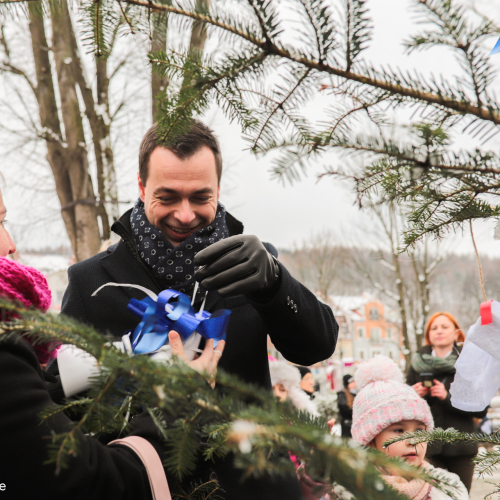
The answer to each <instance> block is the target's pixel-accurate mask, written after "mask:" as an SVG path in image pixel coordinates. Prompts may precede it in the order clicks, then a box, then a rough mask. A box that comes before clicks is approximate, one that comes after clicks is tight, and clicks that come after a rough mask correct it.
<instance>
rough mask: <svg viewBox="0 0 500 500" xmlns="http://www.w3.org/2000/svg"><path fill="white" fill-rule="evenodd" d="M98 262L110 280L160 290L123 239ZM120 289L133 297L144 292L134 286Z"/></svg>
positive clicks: (139, 296) (155, 290)
mask: <svg viewBox="0 0 500 500" xmlns="http://www.w3.org/2000/svg"><path fill="white" fill-rule="evenodd" d="M100 262H101V264H102V265H103V267H104V268H105V269H106V271H107V272H108V273H109V275H110V276H111V277H112V280H111V281H113V282H115V283H131V284H134V285H140V286H143V287H145V288H148V289H149V290H151V291H152V292H154V293H156V294H158V293H160V292H161V290H160V288H159V287H158V284H157V283H156V282H155V281H154V279H153V278H152V276H151V275H150V274H149V273H148V272H147V271H146V269H144V268H143V267H142V265H141V263H140V262H138V261H137V259H136V258H135V257H134V256H133V255H132V254H131V253H130V250H129V249H128V248H127V247H126V245H125V243H124V242H123V241H120V242H119V243H118V244H117V245H116V248H115V249H114V250H113V251H111V252H109V253H108V254H107V255H106V256H104V257H103V258H102V259H101V261H100ZM122 290H123V291H124V292H125V293H126V294H127V295H129V296H130V297H133V298H135V299H139V300H142V299H143V298H144V292H142V291H141V290H137V289H136V288H129V287H123V288H122Z"/></svg>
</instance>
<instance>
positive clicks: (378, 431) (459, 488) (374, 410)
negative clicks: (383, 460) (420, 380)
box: [352, 356, 469, 500]
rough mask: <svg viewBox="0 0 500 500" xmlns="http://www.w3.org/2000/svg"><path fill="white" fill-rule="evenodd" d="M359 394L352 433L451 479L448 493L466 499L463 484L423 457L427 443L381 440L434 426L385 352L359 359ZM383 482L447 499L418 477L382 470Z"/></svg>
mask: <svg viewBox="0 0 500 500" xmlns="http://www.w3.org/2000/svg"><path fill="white" fill-rule="evenodd" d="M354 379H355V381H356V385H357V387H358V390H359V392H358V395H357V396H356V399H355V400H354V405H353V423H352V436H353V438H354V440H356V441H358V442H359V443H361V444H364V445H366V446H371V447H373V448H377V449H378V450H380V451H381V452H383V453H385V454H386V455H388V456H390V457H399V458H402V459H403V460H406V461H407V462H408V463H410V464H412V465H414V466H416V467H424V468H425V469H426V472H427V473H428V474H429V475H432V476H434V477H436V478H437V479H443V480H445V481H446V482H447V484H453V485H454V486H455V489H454V491H453V498H454V499H455V500H466V499H468V498H469V495H468V493H467V489H466V488H465V486H464V485H463V483H462V482H461V481H460V479H459V477H458V476H457V475H456V474H453V473H451V472H448V471H446V470H443V469H438V468H435V467H433V466H432V465H430V464H429V463H428V462H426V461H425V452H426V451H427V444H426V443H424V444H419V445H417V446H411V445H410V444H409V442H408V441H400V442H398V443H395V444H391V445H389V446H385V445H384V443H385V442H386V441H388V440H390V439H393V438H396V437H399V436H400V435H401V434H403V433H405V432H415V431H417V430H428V431H431V430H432V429H433V428H434V421H433V419H432V415H431V411H430V408H429V405H428V404H427V402H426V401H425V400H424V399H422V398H421V397H419V396H418V394H417V393H416V392H415V391H414V390H413V389H412V388H411V387H410V386H408V385H406V384H405V383H404V378H403V373H402V372H401V370H400V369H399V367H398V366H397V365H396V363H394V361H392V360H391V359H389V358H387V357H386V356H376V357H375V358H373V359H371V360H369V361H366V362H365V363H363V364H361V365H360V367H359V368H358V369H357V371H356V372H355V374H354ZM384 474H385V475H383V476H382V477H383V479H384V480H385V482H386V483H388V484H389V485H390V486H392V487H393V488H395V489H396V490H398V491H399V492H400V493H402V494H404V495H406V496H407V497H408V498H411V499H412V500H447V499H450V500H451V499H452V497H451V496H449V495H447V494H446V493H444V492H443V491H441V490H439V489H437V488H436V487H435V486H433V485H431V484H429V483H426V482H424V481H422V480H418V479H414V480H411V481H407V480H406V479H403V478H402V477H399V476H392V475H390V474H388V473H387V471H384Z"/></svg>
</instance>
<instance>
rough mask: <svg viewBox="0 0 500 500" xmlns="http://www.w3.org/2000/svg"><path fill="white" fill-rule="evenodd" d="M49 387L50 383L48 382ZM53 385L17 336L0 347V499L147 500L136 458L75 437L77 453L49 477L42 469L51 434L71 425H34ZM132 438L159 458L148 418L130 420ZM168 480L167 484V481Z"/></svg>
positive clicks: (64, 421) (60, 421) (57, 419)
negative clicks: (148, 445)
mask: <svg viewBox="0 0 500 500" xmlns="http://www.w3.org/2000/svg"><path fill="white" fill-rule="evenodd" d="M52 382H55V381H54V380H52ZM54 394H60V395H62V393H60V391H58V390H57V383H54V384H51V383H47V381H46V379H45V373H44V372H43V371H42V370H41V368H40V364H39V363H38V360H37V358H36V354H35V351H34V350H33V348H32V347H31V346H30V345H29V344H28V343H27V342H26V341H25V340H24V339H21V338H20V337H17V336H15V337H14V336H13V337H10V338H8V339H2V341H1V342H0V483H3V484H4V485H5V490H4V491H0V498H1V499H2V500H3V499H5V500H8V499H14V500H28V499H51V500H68V499H71V500H89V499H92V500H100V499H102V500H110V499H113V500H149V499H151V491H150V487H149V480H148V476H147V472H146V470H145V468H144V466H143V465H142V462H141V461H140V459H139V458H138V457H137V455H136V454H135V453H134V452H133V451H132V450H131V449H129V448H127V447H124V446H116V445H112V446H105V445H103V444H101V443H99V442H98V441H97V440H96V439H94V438H92V437H89V436H86V435H84V434H81V433H78V434H77V441H78V454H77V455H76V456H75V457H72V458H70V459H69V461H68V467H67V468H63V469H61V471H60V473H59V475H56V473H55V465H54V464H50V465H44V462H45V461H46V460H47V458H48V446H49V445H50V442H51V439H50V436H51V434H52V433H56V434H57V433H61V432H64V431H66V430H67V429H68V428H69V426H70V425H71V421H70V420H69V419H68V418H67V417H66V416H65V415H63V414H61V413H59V414H56V415H55V416H54V417H53V418H51V419H50V420H49V421H46V422H45V423H43V424H40V412H41V411H42V410H44V409H46V408H48V407H50V406H53V405H54V402H53V398H54ZM133 426H135V430H134V431H133V432H132V433H131V434H132V435H138V436H141V437H144V438H146V439H147V440H148V441H149V442H150V443H151V444H153V446H154V447H155V448H156V450H157V451H158V453H159V454H160V456H161V457H162V459H163V458H164V457H163V447H162V445H161V443H160V437H159V435H158V432H157V431H156V429H155V426H154V424H153V422H152V421H151V418H150V417H149V416H147V415H146V414H143V415H141V416H139V417H137V418H135V419H134V420H133ZM170 481H172V479H170Z"/></svg>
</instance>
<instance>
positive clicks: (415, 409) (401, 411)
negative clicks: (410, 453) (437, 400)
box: [351, 356, 434, 445]
mask: <svg viewBox="0 0 500 500" xmlns="http://www.w3.org/2000/svg"><path fill="white" fill-rule="evenodd" d="M354 380H355V381H356V387H357V389H358V391H359V392H358V395H357V396H356V397H355V398H354V404H353V421H352V430H351V431H352V437H353V438H354V439H355V440H356V441H358V442H359V443H361V444H364V445H367V444H369V443H371V441H373V439H374V438H375V437H377V436H378V435H379V434H380V433H381V432H382V431H383V430H384V429H387V427H389V426H390V425H392V424H395V423H397V422H402V421H403V420H418V421H420V422H422V423H423V424H425V428H426V430H428V431H431V430H432V429H433V428H434V421H433V419H432V414H431V410H430V408H429V405H428V404H427V402H426V401H425V400H424V399H422V398H421V397H420V396H419V395H418V394H417V393H416V392H415V391H414V390H413V388H412V387H410V386H409V385H406V384H405V383H404V377H403V373H402V372H401V370H400V369H399V367H398V365H397V364H396V363H394V361H392V360H391V359H389V358H388V357H386V356H375V357H374V358H373V359H370V360H369V361H365V362H364V363H362V364H361V365H360V366H359V368H358V369H357V370H356V372H355V373H354Z"/></svg>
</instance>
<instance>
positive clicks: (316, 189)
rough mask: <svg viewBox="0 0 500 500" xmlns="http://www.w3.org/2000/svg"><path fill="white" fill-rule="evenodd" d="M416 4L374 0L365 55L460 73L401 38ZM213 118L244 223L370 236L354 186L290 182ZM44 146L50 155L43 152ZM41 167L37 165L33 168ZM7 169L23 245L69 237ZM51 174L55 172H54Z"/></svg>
mask: <svg viewBox="0 0 500 500" xmlns="http://www.w3.org/2000/svg"><path fill="white" fill-rule="evenodd" d="M410 3H411V2H409V1H408V0H371V1H370V2H368V4H369V6H370V9H371V14H370V15H371V17H372V19H373V25H374V33H373V41H372V43H371V44H370V48H369V49H367V50H366V51H365V53H364V59H366V60H368V61H371V62H372V63H374V64H381V65H385V66H387V65H390V66H391V67H392V68H396V67H401V68H404V69H413V68H418V70H419V71H420V72H422V73H424V74H425V73H427V74H429V73H434V74H436V75H437V74H443V75H444V76H445V77H446V76H449V75H454V74H457V73H458V72H459V69H458V64H457V62H456V61H455V59H454V57H453V55H452V54H451V52H449V51H447V50H445V49H432V50H429V51H426V52H423V53H415V54H412V55H411V56H406V55H404V53H403V49H402V46H401V41H402V40H403V39H404V38H405V37H407V36H408V35H409V34H410V33H414V32H415V26H416V25H415V16H414V14H412V11H411V9H410ZM476 5H477V6H478V7H480V8H483V10H484V12H486V13H488V14H490V15H497V14H498V13H500V0H491V1H486V0H480V1H478V2H476ZM495 42H496V40H495V39H493V38H492V39H491V40H490V42H489V43H490V45H491V47H493V45H494V44H495ZM496 58H497V60H498V61H497V62H496V63H497V64H498V65H499V66H500V54H498V55H497V56H496ZM148 92H149V91H147V92H146V94H145V95H143V97H142V100H141V99H139V98H138V99H137V103H139V104H137V106H139V105H140V106H143V107H144V108H145V109H146V108H147V110H146V111H144V112H143V113H140V112H137V113H136V114H135V115H134V118H133V121H132V122H131V123H129V124H128V126H127V133H126V144H125V145H122V146H121V149H120V150H119V151H117V153H116V157H117V162H119V172H120V179H119V188H120V199H121V200H133V199H135V197H136V196H137V188H136V171H137V159H136V158H137V151H138V147H139V143H140V140H141V138H142V136H143V134H144V132H145V131H146V129H147V128H148V126H149V125H150V119H149V107H148V103H147V97H145V96H147V95H148ZM141 103H142V104H141ZM316 104H319V105H321V100H320V99H319V100H316V101H315V105H316ZM5 119H10V118H9V117H7V116H6V115H5V113H3V116H2V118H0V120H2V121H3V120H5ZM129 120H130V114H129ZM205 121H206V122H208V123H209V124H210V125H211V126H212V127H213V128H214V130H215V131H216V133H217V134H218V136H219V138H220V142H221V145H222V150H223V158H224V162H225V165H226V167H228V170H227V172H226V174H225V179H224V182H223V185H222V193H221V201H222V202H223V203H224V204H225V205H226V206H227V208H228V209H229V210H230V211H231V212H232V213H233V215H235V216H236V217H237V218H238V219H240V220H241V221H242V222H243V223H244V225H245V232H246V233H253V234H256V235H258V236H259V237H260V238H261V239H262V240H264V241H269V242H272V243H273V244H274V245H275V246H278V247H282V248H290V247H292V246H293V245H294V244H298V243H300V242H302V241H304V240H307V239H308V238H310V237H311V235H313V234H314V233H317V232H319V231H322V230H331V231H332V232H333V234H334V235H335V238H336V239H337V240H338V241H339V242H342V243H344V244H353V243H355V244H364V243H366V241H363V240H362V238H361V239H360V238H359V231H358V228H360V227H361V228H362V227H365V226H366V225H367V224H368V225H370V224H372V223H371V222H370V219H369V217H368V215H367V214H365V213H364V212H363V211H360V210H359V209H358V207H357V206H355V204H354V202H355V199H354V195H353V192H352V186H349V185H347V184H346V183H341V182H340V181H334V180H332V179H329V178H326V179H323V180H321V181H320V182H317V180H316V176H315V173H314V172H313V171H311V172H310V173H309V175H308V176H307V177H306V178H304V179H303V180H301V181H300V182H296V183H295V184H294V185H289V184H286V185H283V184H282V183H281V182H280V181H278V180H274V179H272V178H271V177H272V176H271V172H270V170H271V158H268V157H264V158H259V159H256V158H255V157H254V156H252V155H251V154H250V153H249V152H248V151H245V148H246V143H245V142H244V141H243V139H242V138H241V133H240V130H239V128H238V126H237V125H234V124H233V125H231V124H229V123H228V122H227V120H226V119H225V118H224V116H223V115H222V113H221V112H220V111H217V110H216V109H213V110H211V111H210V113H209V114H208V115H207V117H206V119H205ZM499 142H500V138H499V137H498V136H497V138H496V139H494V140H493V141H492V143H490V144H488V147H489V148H491V149H493V150H495V151H498V150H499V147H498V144H499ZM41 153H42V154H43V151H41ZM335 161H337V162H338V161H340V160H338V159H337V160H336V159H335V158H333V159H331V158H330V159H328V160H327V159H325V160H324V161H322V162H321V163H320V164H318V168H317V170H316V172H317V171H319V170H320V169H321V167H322V166H323V165H325V164H333V163H334V162H335ZM38 168H39V167H38V166H36V165H34V166H33V168H32V170H37V169H38ZM45 168H46V167H45ZM0 170H2V171H3V172H4V175H5V177H6V180H7V189H6V193H5V198H6V203H7V205H8V208H9V210H10V213H9V219H11V221H12V227H13V232H14V233H15V235H16V236H17V237H18V241H20V246H21V248H23V247H31V248H32V247H36V245H37V244H39V245H46V244H47V243H48V242H52V243H55V244H59V243H61V242H64V241H65V237H64V231H63V227H62V224H61V223H54V222H50V224H49V223H47V224H42V225H41V226H38V230H37V231H35V230H34V229H32V228H30V227H29V220H30V219H29V217H28V218H27V217H26V211H27V207H28V209H29V210H31V211H32V212H33V211H34V212H37V215H40V212H44V211H46V212H51V211H52V212H53V213H54V214H57V211H58V205H57V201H54V197H52V201H45V198H44V199H43V200H44V201H40V200H41V197H40V196H41V195H40V196H38V197H36V196H32V195H29V194H27V193H26V192H22V193H23V194H21V195H20V191H19V186H18V185H17V184H19V183H18V182H16V181H18V180H19V178H18V173H19V172H20V170H19V169H18V168H15V167H13V166H12V165H11V163H10V161H9V165H6V164H5V163H4V164H3V165H2V167H0ZM23 172H25V171H23ZM45 173H46V174H47V172H46V171H45ZM23 175H25V176H29V175H30V174H26V173H24V174H23ZM27 179H28V177H26V180H27ZM47 182H48V183H50V181H47ZM35 200H36V201H35ZM128 206H130V205H128ZM128 206H127V205H126V204H124V205H122V207H121V208H122V210H123V211H124V210H125V209H127V208H128ZM52 212H51V213H52ZM354 228H356V231H354ZM493 228H494V222H493V221H492V222H488V223H481V222H476V223H475V229H476V234H477V239H478V245H479V247H480V251H481V252H485V253H490V254H495V255H500V241H496V240H494V239H493ZM40 229H41V230H42V231H40ZM355 234H356V235H355ZM450 238H451V239H450V240H449V242H448V244H447V247H449V248H453V249H455V250H457V251H460V252H471V251H472V245H471V243H470V236H469V234H468V233H465V234H464V235H462V234H460V235H458V236H457V237H450ZM370 244H373V243H372V242H370Z"/></svg>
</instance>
